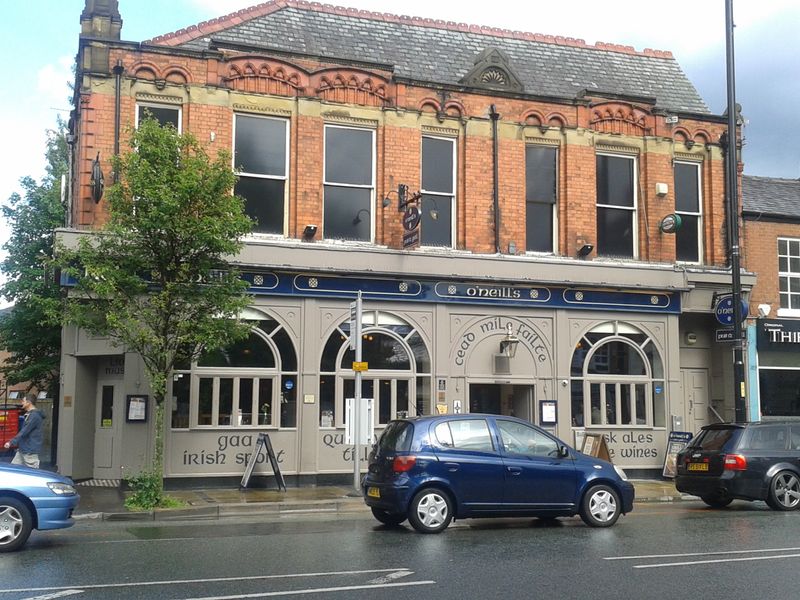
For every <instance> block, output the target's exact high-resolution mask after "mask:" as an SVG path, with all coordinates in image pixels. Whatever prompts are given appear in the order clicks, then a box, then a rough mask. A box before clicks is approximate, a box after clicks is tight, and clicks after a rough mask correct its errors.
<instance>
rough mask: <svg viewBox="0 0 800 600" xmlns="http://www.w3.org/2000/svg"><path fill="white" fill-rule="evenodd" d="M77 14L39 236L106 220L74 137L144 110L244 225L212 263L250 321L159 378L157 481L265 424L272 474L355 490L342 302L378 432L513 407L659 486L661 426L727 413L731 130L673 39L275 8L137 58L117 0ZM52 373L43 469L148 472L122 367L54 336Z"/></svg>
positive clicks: (146, 416)
mask: <svg viewBox="0 0 800 600" xmlns="http://www.w3.org/2000/svg"><path fill="white" fill-rule="evenodd" d="M81 22H82V27H83V33H82V35H81V37H80V43H79V57H80V60H79V63H78V64H79V70H78V74H77V82H78V83H77V85H76V92H75V107H74V111H73V113H72V120H71V127H72V134H73V135H74V140H75V142H74V144H73V147H72V153H73V154H72V161H73V169H74V179H73V183H72V186H71V192H70V195H69V198H68V203H69V224H68V226H67V227H66V228H65V229H63V230H61V231H59V236H60V239H61V240H62V241H63V242H64V243H74V241H75V239H76V238H78V237H79V236H82V235H90V234H91V232H92V231H93V230H94V229H96V228H97V227H98V226H99V225H101V224H102V223H103V222H104V219H105V212H104V211H105V210H106V207H105V201H104V200H102V199H101V200H100V201H99V202H98V203H95V201H94V199H93V198H92V194H91V191H92V190H91V187H90V171H91V161H92V160H94V158H95V157H96V156H97V153H98V152H100V156H101V164H102V165H103V168H104V169H106V172H108V171H107V169H108V165H107V163H106V162H104V161H107V159H108V156H109V155H110V154H111V153H112V152H113V149H114V143H115V133H114V128H113V127H109V128H95V127H94V126H93V124H94V123H97V122H100V121H104V122H108V123H114V122H115V118H114V117H115V116H118V117H119V121H120V123H121V124H122V125H123V126H124V125H125V124H129V125H130V124H133V125H135V123H136V122H137V119H139V118H140V116H141V115H142V114H144V113H145V112H146V111H148V110H150V112H151V114H153V115H154V116H156V117H157V118H158V119H159V120H160V121H161V122H162V123H172V124H173V125H174V126H175V127H177V128H178V129H179V130H181V131H191V132H192V133H193V134H194V135H196V136H197V137H198V138H199V139H201V140H207V141H208V143H209V147H210V149H211V150H212V151H214V150H215V149H223V148H224V149H227V150H230V151H231V152H232V153H233V155H234V166H235V167H236V169H237V172H238V173H239V176H240V178H239V183H238V184H237V187H236V193H237V194H239V195H241V196H242V197H243V198H244V199H245V201H246V210H247V211H248V214H250V215H251V216H253V217H254V218H255V219H256V220H257V225H256V227H255V229H254V231H253V233H252V234H251V235H249V236H248V237H247V238H246V239H245V246H244V249H243V250H242V252H241V253H240V254H239V255H238V256H237V257H235V259H234V261H233V262H234V263H235V264H236V266H237V267H238V268H239V269H240V270H241V272H242V274H243V277H244V278H245V279H246V280H247V282H248V283H249V285H250V288H249V291H250V294H251V295H252V303H251V306H250V307H249V309H248V310H247V311H246V313H245V314H244V315H243V317H244V318H245V319H248V320H249V321H251V322H252V325H253V330H252V333H251V335H250V336H249V339H247V340H246V341H244V342H241V343H239V344H237V345H235V346H234V347H231V348H226V349H224V350H222V351H216V352H210V353H208V354H206V355H205V356H203V357H201V358H200V359H199V360H197V361H196V362H195V363H193V364H190V365H183V368H180V369H177V370H176V371H175V373H174V376H173V377H172V382H171V387H170V390H169V393H168V400H167V402H168V406H167V412H166V414H167V421H168V423H167V425H168V427H167V431H166V434H165V476H166V478H167V480H168V485H182V484H186V485H188V484H191V483H192V482H193V481H194V480H196V479H197V478H202V479H203V482H204V484H206V485H207V484H208V482H209V481H212V480H216V481H219V482H220V483H224V482H229V481H234V480H236V478H241V476H242V473H243V471H244V469H245V463H246V462H247V460H248V457H249V455H250V453H251V452H252V451H253V447H254V444H255V442H256V439H257V436H258V434H259V433H261V432H266V433H268V434H269V436H270V439H271V443H272V446H273V447H274V449H275V453H276V455H277V459H278V461H279V464H280V469H281V471H282V472H283V474H284V476H285V477H286V480H287V482H289V483H290V484H310V483H324V482H334V481H336V482H347V481H352V473H353V459H354V456H353V452H354V448H353V446H352V445H350V444H347V443H346V441H345V406H346V400H347V399H348V398H352V397H354V396H355V387H354V386H355V371H354V370H353V362H354V361H355V355H354V352H353V350H352V349H351V344H350V341H351V340H350V337H351V322H350V304H351V303H352V302H353V301H354V300H355V298H356V296H357V295H358V293H359V292H360V293H361V296H362V298H363V319H362V332H361V339H362V349H363V356H362V361H363V362H366V363H367V365H368V368H367V370H366V371H363V372H362V389H361V396H362V397H363V398H369V399H372V402H373V408H374V410H373V419H374V421H373V422H374V428H375V433H376V435H377V434H379V433H380V431H381V430H382V428H383V427H384V426H385V424H386V423H387V422H388V421H389V420H391V419H393V418H396V417H403V416H415V415H428V414H437V413H476V412H481V413H493V414H502V415H514V416H518V417H521V418H524V419H529V420H531V421H533V422H536V423H539V424H541V425H542V426H543V427H545V428H547V429H549V430H550V431H552V432H554V433H555V434H556V435H558V436H559V437H561V438H562V439H563V440H565V441H566V442H568V443H570V444H573V445H578V446H580V442H581V439H582V438H583V436H584V435H585V434H586V433H588V432H591V433H602V434H605V437H606V441H607V444H608V447H609V450H610V452H611V458H612V460H613V461H614V463H615V464H618V465H620V466H622V467H624V468H626V469H627V470H629V471H631V472H632V473H633V474H639V475H652V476H655V475H660V473H661V470H662V467H663V464H664V459H665V457H664V452H665V448H666V443H667V437H668V435H669V433H670V431H672V430H679V431H695V430H697V429H698V428H699V427H700V426H702V425H704V424H706V423H709V422H712V421H713V420H714V418H713V415H714V414H715V413H717V414H722V415H731V416H732V415H733V409H734V407H733V402H732V397H733V394H732V393H730V392H731V390H730V388H731V387H732V361H731V357H730V345H729V344H724V343H718V342H716V340H715V330H716V326H715V320H714V307H715V301H716V299H717V298H718V297H719V296H721V295H723V294H725V293H729V291H730V270H729V269H728V268H727V260H726V250H725V239H724V236H721V235H719V232H720V231H724V228H725V219H726V215H725V208H724V206H725V203H724V192H725V177H724V168H723V164H724V163H723V153H722V149H721V147H720V144H719V138H720V135H721V134H722V132H723V131H724V130H725V122H726V119H725V118H724V117H723V116H721V115H715V114H713V113H712V112H711V111H710V110H709V109H708V107H707V106H706V104H705V103H704V102H703V100H702V99H701V98H700V97H699V96H698V94H697V92H696V90H695V89H694V87H693V86H692V84H691V83H690V82H689V81H688V79H687V78H686V76H685V75H684V74H683V72H682V71H681V69H680V67H679V66H678V64H677V63H676V61H675V60H674V58H673V57H672V55H671V54H670V53H668V52H662V51H654V50H646V51H643V52H638V51H636V50H634V49H632V48H629V47H626V46H617V45H613V44H604V43H597V44H594V45H590V44H586V43H585V42H583V41H582V40H565V39H563V38H555V37H552V36H544V35H539V34H528V33H522V32H506V31H499V30H495V29H491V28H486V27H479V26H470V25H463V24H457V23H445V22H439V21H435V22H434V21H431V20H427V19H419V18H412V17H401V16H396V15H388V14H383V13H369V12H365V11H358V10H353V9H346V8H341V7H333V6H328V5H324V4H318V3H307V2H301V1H297V0H283V1H280V2H267V3H264V4H260V5H258V6H255V7H253V8H251V9H246V10H243V11H239V12H238V13H236V14H235V15H227V16H221V17H220V18H218V19H214V20H213V21H209V22H207V23H201V24H199V25H198V26H196V27H190V28H188V29H185V30H181V31H179V32H175V33H171V34H166V35H163V36H160V37H158V38H155V39H153V40H149V41H145V42H141V43H138V42H125V41H122V40H121V39H120V31H121V26H122V18H121V16H120V14H119V12H118V7H117V2H115V1H113V0H111V1H108V2H102V3H101V2H95V1H93V0H86V8H85V10H84V13H83V15H82V17H81ZM296 30H297V31H302V32H304V33H303V35H294V34H293V33H292V32H294V31H296ZM349 33H353V35H352V36H351V35H349ZM432 34H435V35H432ZM360 38H363V39H369V40H370V44H369V45H370V52H365V51H364V50H363V48H362V46H360V45H359V44H357V43H356V42H355V41H354V40H355V39H360ZM387 40H391V41H387ZM465 40H466V41H467V42H469V43H465ZM401 41H402V43H400V42H401ZM541 57H544V58H541ZM542 59H543V60H546V61H547V63H548V67H547V69H544V70H542V69H540V68H538V67H537V65H538V63H539V61H540V60H542ZM567 63H569V64H572V65H573V66H575V65H578V66H575V69H577V70H576V71H575V72H574V73H573V74H572V75H570V77H572V78H573V79H574V80H573V81H572V82H569V81H566V79H565V77H566V75H565V73H563V72H562V69H563V68H565V66H564V65H566V64H567ZM609 72H611V73H612V75H613V76H612V75H609V74H608V73H609ZM565 81H566V83H565ZM637 86H638V87H637ZM117 97H118V101H116V98H117ZM116 110H118V111H119V114H118V115H115V111H116ZM492 165H496V168H492ZM676 215H677V218H676ZM662 221H663V222H670V223H672V225H671V226H670V227H667V226H664V227H660V224H661V223H662ZM676 222H680V223H681V226H680V227H679V228H677V229H676V228H675V227H674V224H675V223H676ZM753 282H754V277H753V276H752V275H750V274H745V275H744V276H743V283H744V286H745V289H746V290H748V291H749V289H750V287H751V286H752V284H753ZM62 376H63V385H62V391H61V398H60V406H59V408H60V417H59V435H58V462H59V467H60V469H61V470H62V472H65V473H67V474H70V475H71V476H73V477H74V478H77V479H85V478H104V479H118V478H120V477H122V476H124V475H125V474H128V473H135V472H138V471H139V470H140V469H141V468H142V467H143V466H145V465H146V464H148V461H149V460H150V458H151V456H152V452H153V448H152V445H153V441H154V431H153V423H152V419H151V418H150V416H151V415H152V414H153V407H152V406H150V403H152V399H151V398H150V395H149V393H148V389H147V383H146V379H145V377H144V373H143V369H142V363H141V360H140V359H139V357H137V356H136V355H135V354H133V353H129V352H124V351H121V350H120V349H119V348H115V347H113V346H112V345H111V344H110V343H109V342H108V340H105V339H98V338H94V337H92V336H90V335H88V334H87V333H86V332H84V331H80V330H76V329H75V328H72V327H67V328H65V329H64V335H63V350H62ZM362 450H363V452H364V456H366V452H367V449H366V448H363V449H362ZM362 458H363V457H362ZM362 465H364V463H362ZM364 466H365V465H364ZM255 472H256V474H269V473H271V470H270V469H269V466H268V464H267V463H266V461H263V462H262V463H261V464H259V465H257V466H256V471H255ZM209 477H212V478H214V479H212V480H210V479H209Z"/></svg>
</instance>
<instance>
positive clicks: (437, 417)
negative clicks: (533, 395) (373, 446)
mask: <svg viewBox="0 0 800 600" xmlns="http://www.w3.org/2000/svg"><path fill="white" fill-rule="evenodd" d="M489 417H491V418H499V419H508V420H509V421H518V422H520V423H525V424H528V425H532V423H531V422H530V421H526V420H525V419H520V418H518V417H510V416H507V415H494V414H489V413H448V414H446V415H423V416H420V417H406V418H405V419H393V420H394V421H405V422H408V423H414V424H422V423H431V422H433V421H451V420H455V419H459V420H461V419H486V418H489Z"/></svg>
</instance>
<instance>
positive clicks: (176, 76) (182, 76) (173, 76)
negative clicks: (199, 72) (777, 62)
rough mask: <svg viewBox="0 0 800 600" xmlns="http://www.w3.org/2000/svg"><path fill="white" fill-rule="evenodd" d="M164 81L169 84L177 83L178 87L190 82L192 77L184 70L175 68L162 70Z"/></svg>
mask: <svg viewBox="0 0 800 600" xmlns="http://www.w3.org/2000/svg"><path fill="white" fill-rule="evenodd" d="M164 79H166V80H167V81H169V82H170V83H177V84H179V85H183V84H186V83H191V82H192V76H191V75H190V74H189V72H188V71H187V70H186V69H184V68H182V67H175V66H171V67H167V68H166V69H164Z"/></svg>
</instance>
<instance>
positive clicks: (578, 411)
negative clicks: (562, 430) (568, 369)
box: [570, 379, 585, 427]
mask: <svg viewBox="0 0 800 600" xmlns="http://www.w3.org/2000/svg"><path fill="white" fill-rule="evenodd" d="M570 403H571V405H572V424H573V425H574V426H575V427H583V426H584V424H585V423H584V418H583V380H582V379H579V380H574V379H573V380H572V383H571V385H570Z"/></svg>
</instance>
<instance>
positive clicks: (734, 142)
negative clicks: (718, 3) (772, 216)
mask: <svg viewBox="0 0 800 600" xmlns="http://www.w3.org/2000/svg"><path fill="white" fill-rule="evenodd" d="M725 48H726V55H725V63H726V66H727V83H728V136H727V137H728V148H727V153H726V155H725V158H726V160H727V167H728V168H727V169H726V171H727V176H728V185H727V188H728V209H729V213H728V217H729V219H730V234H731V236H730V261H731V277H732V285H733V290H732V291H733V384H734V409H735V415H736V422H737V423H743V422H744V421H747V401H746V397H745V383H744V357H743V355H744V351H743V342H742V321H743V320H744V318H745V317H746V315H743V314H742V279H741V271H740V266H739V264H740V262H739V256H740V254H739V186H738V176H739V165H738V148H739V144H738V140H739V138H738V136H737V135H736V126H737V123H736V120H737V118H738V111H737V110H736V74H735V69H734V57H733V0H725Z"/></svg>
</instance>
